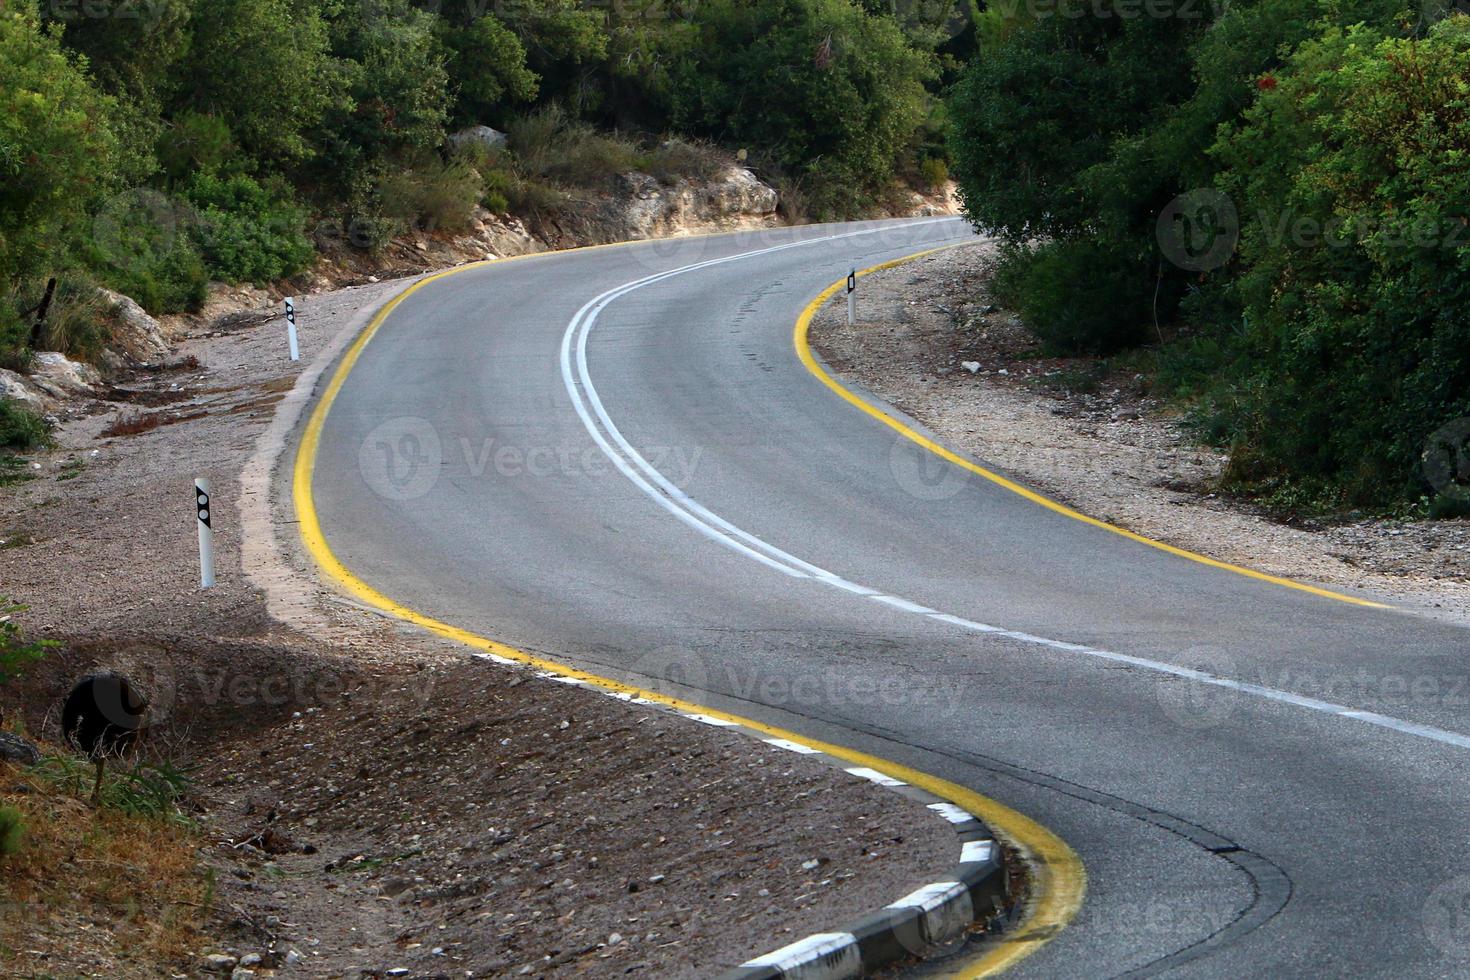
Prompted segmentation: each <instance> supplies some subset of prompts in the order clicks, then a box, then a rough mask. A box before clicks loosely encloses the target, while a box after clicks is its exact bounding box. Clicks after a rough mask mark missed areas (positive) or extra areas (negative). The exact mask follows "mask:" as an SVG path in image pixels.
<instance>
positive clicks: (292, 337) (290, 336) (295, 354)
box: [286, 296, 301, 361]
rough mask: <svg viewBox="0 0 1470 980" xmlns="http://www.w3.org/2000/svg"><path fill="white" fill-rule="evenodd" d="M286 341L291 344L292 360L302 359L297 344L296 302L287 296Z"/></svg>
mask: <svg viewBox="0 0 1470 980" xmlns="http://www.w3.org/2000/svg"><path fill="white" fill-rule="evenodd" d="M286 341H287V343H289V344H290V345H291V360H293V361H299V360H301V350H300V348H298V347H297V346H296V304H295V303H292V302H291V297H289V296H287V297H286Z"/></svg>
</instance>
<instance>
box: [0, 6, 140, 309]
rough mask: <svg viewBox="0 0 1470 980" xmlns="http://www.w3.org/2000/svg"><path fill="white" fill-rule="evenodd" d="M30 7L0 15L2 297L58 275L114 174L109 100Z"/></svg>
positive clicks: (57, 33)
mask: <svg viewBox="0 0 1470 980" xmlns="http://www.w3.org/2000/svg"><path fill="white" fill-rule="evenodd" d="M60 35H61V32H60V30H59V29H57V28H50V29H43V28H42V26H41V23H40V21H39V19H38V18H37V16H36V13H35V10H34V7H32V6H31V5H29V4H23V5H21V6H19V7H16V6H12V7H10V8H9V9H0V290H5V289H6V288H7V287H9V288H14V286H15V285H16V284H17V283H19V282H20V280H22V279H24V278H26V277H28V276H33V275H40V274H44V273H47V272H49V271H51V270H55V269H57V267H58V266H60V265H61V264H62V263H64V262H66V261H67V258H66V249H67V245H68V243H71V242H74V241H75V240H76V239H77V236H78V235H79V234H80V232H81V231H82V230H83V229H84V227H85V222H86V216H87V208H88V205H89V204H91V203H92V202H94V201H95V200H97V198H98V197H100V196H101V195H102V194H103V193H104V192H105V191H106V189H107V188H108V187H109V185H110V182H111V181H112V179H113V175H114V161H115V156H116V149H117V146H116V139H115V137H114V136H113V133H112V131H111V129H110V128H109V124H108V123H109V116H110V114H111V113H112V111H113V109H114V102H113V101H112V100H111V99H109V98H108V97H107V96H104V95H102V94H101V93H100V92H98V91H97V90H96V89H95V88H94V87H93V86H92V84H91V82H90V81H89V80H88V78H87V74H86V61H85V60H84V59H82V58H80V57H78V56H76V55H72V54H69V53H68V52H66V51H65V50H63V48H62V46H61V41H60Z"/></svg>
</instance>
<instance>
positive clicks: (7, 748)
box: [0, 732, 41, 766]
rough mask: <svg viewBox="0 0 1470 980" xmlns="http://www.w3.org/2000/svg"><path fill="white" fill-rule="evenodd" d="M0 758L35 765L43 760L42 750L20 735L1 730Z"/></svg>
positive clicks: (19, 763)
mask: <svg viewBox="0 0 1470 980" xmlns="http://www.w3.org/2000/svg"><path fill="white" fill-rule="evenodd" d="M0 760H3V761H5V762H13V763H15V764H16V765H21V766H33V765H35V764H36V763H38V762H40V761H41V751H40V749H38V748H36V747H35V746H34V745H32V744H31V743H30V742H28V741H26V740H25V739H23V738H21V737H20V736H19V735H12V734H11V733H10V732H0Z"/></svg>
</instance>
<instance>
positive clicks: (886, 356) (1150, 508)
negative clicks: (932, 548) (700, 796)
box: [812, 243, 1470, 621]
mask: <svg viewBox="0 0 1470 980" xmlns="http://www.w3.org/2000/svg"><path fill="white" fill-rule="evenodd" d="M994 259H995V253H994V248H993V246H992V245H990V244H986V243H980V244H975V245H968V246H965V247H962V248H956V249H950V250H947V251H944V252H940V253H937V254H935V255H932V256H928V257H926V258H923V259H919V260H917V261H915V262H912V263H909V264H906V265H902V266H898V267H896V268H893V269H889V270H886V271H884V272H881V273H877V274H875V275H873V276H870V277H868V278H866V279H864V280H863V287H862V292H861V297H862V301H861V311H862V315H861V322H860V323H859V324H858V326H856V327H852V328H850V327H848V326H847V324H846V317H845V311H844V310H842V309H839V305H838V304H833V305H832V306H829V307H828V308H827V309H825V310H824V311H822V313H821V314H820V315H819V316H818V317H817V319H816V321H815V323H814V324H813V328H812V340H813V343H814V345H815V346H816V348H817V349H818V350H819V351H820V352H821V354H822V356H823V357H824V358H826V360H827V361H828V362H829V363H830V364H831V365H832V366H833V367H834V368H835V369H836V370H837V371H838V372H839V373H840V374H842V375H843V376H845V377H848V378H851V379H853V380H854V381H856V382H858V383H859V384H861V385H863V386H864V387H866V388H867V389H869V390H870V391H873V392H875V393H876V394H877V395H879V396H880V397H881V398H883V399H884V400H885V401H887V402H889V403H890V404H892V405H895V406H897V407H898V408H900V409H902V410H903V411H905V412H907V413H908V414H909V415H911V416H913V417H914V418H916V419H918V420H920V421H921V422H922V423H923V424H924V425H926V426H928V427H929V428H931V429H932V430H933V431H934V432H935V433H937V436H938V438H939V440H940V441H941V442H944V443H945V444H947V445H950V446H954V447H956V448H957V449H959V450H961V451H963V452H966V453H968V454H970V455H972V456H973V457H974V458H976V459H978V460H982V461H984V462H986V463H989V464H991V465H993V466H995V467H998V468H999V469H1001V470H1003V471H1005V472H1007V473H1008V474H1011V475H1013V476H1015V477H1016V478H1017V479H1018V480H1019V481H1021V482H1022V483H1025V484H1027V485H1029V486H1033V487H1036V488H1037V489H1039V490H1041V491H1043V492H1045V493H1046V494H1048V495H1049V496H1051V497H1053V498H1055V499H1057V500H1059V501H1061V502H1063V503H1066V504H1068V505H1070V506H1072V507H1074V508H1076V509H1077V510H1080V511H1082V512H1084V513H1087V514H1091V515H1093V516H1096V517H1099V518H1102V519H1104V520H1107V521H1109V522H1111V523H1113V524H1117V525H1120V526H1122V527H1125V528H1128V529H1129V530H1132V531H1136V532H1138V533H1140V534H1144V535H1147V536H1148V537H1152V538H1155V539H1158V540H1161V541H1165V542H1167V543H1169V544H1172V545H1175V546H1177V547H1180V548H1185V549H1188V550H1190V551H1195V552H1199V553H1202V554H1205V555H1209V556H1211V557H1213V558H1217V559H1221V560H1224V561H1228V562H1233V563H1236V564H1240V565H1244V566H1247V567H1250V568H1255V569H1259V570H1261V571H1263V572H1267V573H1269V574H1272V575H1277V576H1283V577H1286V578H1292V579H1300V580H1303V581H1309V582H1315V583H1318V584H1323V585H1327V586H1330V587H1335V588H1341V589H1347V590H1354V591H1356V590H1362V591H1364V592H1367V593H1371V594H1374V595H1377V596H1384V597H1388V598H1390V599H1391V600H1393V601H1396V602H1399V603H1403V604H1405V605H1409V606H1413V607H1417V608H1421V609H1424V610H1427V611H1429V612H1432V613H1433V614H1435V615H1438V616H1443V617H1446V618H1451V619H1455V620H1457V621H1470V521H1466V520H1454V521H1384V520H1370V521H1359V522H1352V523H1342V524H1320V525H1312V526H1295V525H1287V524H1283V523H1280V522H1279V521H1276V520H1273V519H1272V518H1271V517H1270V516H1269V515H1267V514H1264V513H1262V512H1260V511H1259V510H1258V509H1256V508H1253V507H1252V506H1250V505H1249V503H1247V502H1244V501H1240V500H1237V499H1231V498H1230V497H1228V496H1225V495H1222V494H1220V493H1218V492H1216V487H1217V486H1218V481H1219V478H1220V475H1221V472H1222V470H1223V467H1224V464H1225V458H1224V456H1222V455H1221V454H1219V453H1216V452H1213V451H1211V450H1209V449H1208V448H1205V447H1201V446H1200V445H1198V444H1197V443H1195V442H1194V441H1193V440H1192V439H1191V438H1190V437H1189V434H1188V433H1187V432H1185V431H1184V430H1183V428H1182V427H1181V425H1180V422H1181V419H1180V418H1179V417H1178V416H1177V415H1175V414H1174V413H1172V412H1171V411H1170V410H1169V409H1168V408H1167V407H1166V406H1164V405H1162V404H1161V403H1160V402H1159V401H1158V400H1157V399H1155V398H1153V397H1152V396H1151V395H1150V393H1149V390H1148V379H1147V378H1146V377H1144V376H1142V375H1134V374H1126V373H1125V374H1119V373H1117V372H1114V373H1112V374H1106V375H1104V374H1099V373H1097V371H1096V370H1095V365H1094V364H1092V363H1091V362H1088V361H1083V360H1068V359H1055V358H1045V357H1043V356H1042V355H1041V352H1040V350H1039V348H1038V346H1037V344H1036V343H1035V341H1034V339H1033V338H1032V337H1031V336H1030V334H1029V333H1027V331H1026V330H1025V329H1024V327H1023V326H1022V325H1021V323H1020V321H1019V320H1018V319H1017V318H1016V317H1015V316H1014V315H1013V314H1012V313H1010V312H1009V311H1005V310H1000V309H997V308H996V307H995V305H994V303H993V301H992V300H991V299H990V297H989V294H988V291H987V289H988V282H989V279H990V274H991V271H992V268H993V263H994Z"/></svg>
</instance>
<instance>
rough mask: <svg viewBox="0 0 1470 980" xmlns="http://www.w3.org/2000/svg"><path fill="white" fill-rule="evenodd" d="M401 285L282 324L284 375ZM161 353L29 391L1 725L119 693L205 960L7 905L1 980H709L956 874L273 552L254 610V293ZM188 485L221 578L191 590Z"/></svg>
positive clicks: (748, 768)
mask: <svg viewBox="0 0 1470 980" xmlns="http://www.w3.org/2000/svg"><path fill="white" fill-rule="evenodd" d="M401 285H402V283H389V282H378V283H372V282H365V283H364V284H363V285H361V286H359V287H351V288H347V289H343V290H338V291H335V292H330V293H323V294H320V295H312V296H309V297H306V298H305V299H303V300H301V301H300V302H298V304H297V310H298V320H299V322H300V325H301V345H302V352H303V361H302V364H310V363H311V362H312V360H313V358H315V357H317V356H318V355H320V354H321V353H322V352H323V351H324V350H325V349H326V348H327V345H328V343H329V342H330V341H331V340H332V338H334V337H337V336H338V335H339V334H341V333H342V332H343V331H344V328H346V327H347V326H348V324H349V323H351V322H357V321H355V320H354V318H360V317H361V316H362V314H363V311H364V310H366V309H368V308H371V307H373V306H375V305H376V304H378V303H381V302H382V301H384V300H385V299H386V298H387V297H388V296H389V295H390V294H391V292H392V291H393V290H395V289H397V288H399V287H400V286H401ZM262 298H264V300H265V301H264V302H257V301H260V300H262ZM252 303H255V304H256V305H253V306H252V305H250V304H252ZM160 338H161V342H162V343H163V344H164V345H165V347H166V352H162V351H144V350H142V348H140V349H139V351H140V355H141V356H136V355H135V356H134V357H133V359H132V361H131V363H129V364H128V365H126V366H122V367H119V368H118V369H117V370H116V371H115V372H114V374H113V376H112V377H110V378H109V379H108V380H107V381H106V382H99V381H98V380H97V379H96V378H94V377H92V376H90V375H88V376H86V377H82V378H79V383H80V384H82V385H84V386H85V387H86V392H85V393H83V392H80V391H71V392H64V393H63V394H64V395H65V397H60V396H56V395H49V394H48V397H51V398H53V399H54V404H53V408H55V409H56V412H55V414H56V415H57V417H58V419H59V421H60V423H61V425H60V428H59V429H58V430H57V432H56V439H57V447H56V448H55V449H54V450H53V451H50V452H48V453H45V454H42V455H40V456H38V457H36V458H35V459H34V461H33V464H32V466H33V468H32V469H31V470H29V471H28V476H29V477H30V478H29V479H27V480H24V481H22V482H19V483H17V484H13V485H11V486H8V487H5V488H3V489H0V583H3V592H4V594H6V595H13V596H14V597H16V598H17V599H19V600H20V601H22V602H26V603H28V604H29V605H30V607H31V608H30V610H29V611H28V612H27V613H25V614H23V615H22V616H21V617H20V622H21V623H22V625H23V626H24V627H25V628H26V629H27V630H28V631H30V632H31V633H32V634H33V635H37V636H43V637H50V638H54V639H56V640H58V641H60V642H61V643H62V644H63V646H62V648H61V650H60V651H59V652H58V653H57V654H55V655H54V656H53V657H52V658H51V659H50V660H48V661H46V662H44V663H43V664H42V665H41V666H40V667H37V668H34V669H32V670H30V671H29V672H28V673H27V674H25V675H24V677H23V678H22V679H21V680H20V681H12V682H10V683H7V684H6V685H5V686H4V687H3V688H0V712H3V713H4V722H5V724H6V725H7V727H13V726H16V725H19V724H23V725H24V727H25V728H26V730H27V731H29V732H32V733H37V734H39V735H41V736H43V737H47V738H50V739H51V740H52V741H53V742H54V741H56V740H57V739H58V736H59V732H58V731H57V722H56V713H57V703H58V699H59V697H60V696H61V695H62V694H63V693H64V692H65V690H66V688H67V686H68V684H69V683H70V682H71V681H72V680H73V679H75V678H76V677H78V676H80V674H82V673H83V672H85V671H86V670H88V669H91V668H92V667H94V666H97V665H104V666H109V667H113V668H115V669H120V670H122V671H124V672H125V673H128V674H129V675H130V676H132V677H134V678H135V679H136V680H138V681H139V683H140V684H141V685H142V686H143V687H144V688H145V689H146V690H147V691H148V692H149V695H150V697H151V698H152V701H153V705H154V716H155V718H154V720H155V722H156V727H155V730H154V731H153V733H152V736H151V738H150V741H149V744H148V748H147V750H146V751H147V752H148V753H149V754H150V755H151V756H152V757H154V758H164V759H167V760H170V761H171V762H174V763H176V764H178V765H181V766H186V767H188V769H189V771H190V773H191V776H192V784H193V789H192V791H191V794H190V806H191V807H192V808H193V810H194V813H193V816H194V817H195V819H196V820H197V825H198V828H199V833H200V838H199V845H198V846H199V847H200V848H201V859H202V860H203V861H205V862H206V863H207V864H208V865H209V866H211V867H213V868H214V869H215V882H216V886H215V890H214V892H213V899H212V904H211V905H210V909H209V911H210V915H211V918H210V921H209V931H210V933H211V934H212V935H213V937H214V938H213V939H212V941H210V942H209V943H207V944H202V945H200V947H199V948H197V949H194V950H191V951H190V956H189V958H188V959H187V960H186V961H183V962H168V963H150V964H144V965H140V964H139V963H138V961H137V957H136V956H133V957H129V956H128V955H125V954H126V950H125V949H124V945H123V944H125V943H126V932H125V931H124V930H122V929H121V928H120V927H119V928H114V926H115V925H116V924H115V923H109V922H107V921H99V922H97V923H95V924H94V925H93V926H91V927H89V928H88V930H87V932H86V935H85V937H81V936H79V935H78V934H77V933H76V931H75V930H74V929H70V928H60V927H57V926H56V925H55V923H56V922H57V921H58V920H56V919H55V918H54V917H41V916H30V915H21V916H15V915H7V916H6V922H5V925H6V928H7V929H8V930H10V931H9V932H7V933H6V935H5V937H4V943H3V945H4V946H5V947H7V951H5V952H0V973H5V974H7V975H21V976H26V975H42V974H44V975H86V976H107V977H131V976H137V977H144V976H150V977H151V976H158V975H161V973H163V972H164V971H166V970H168V971H173V972H175V973H182V974H187V975H197V974H200V973H202V972H209V971H212V972H215V973H219V974H220V975H231V974H232V973H233V974H234V975H235V976H237V977H248V976H252V975H262V976H264V975H275V974H279V975H282V976H296V975H300V976H346V977H358V976H398V975H404V976H449V975H454V976H503V975H510V976H536V977H539V976H570V975H588V976H606V975H610V974H612V973H614V972H616V973H618V974H622V973H637V974H643V975H649V976H660V977H663V976H708V975H710V974H711V972H713V971H714V970H716V969H717V968H719V967H722V966H728V965H733V964H736V963H738V962H740V961H742V960H743V959H745V958H747V957H748V956H751V955H755V954H758V953H761V952H765V951H767V950H768V949H770V948H773V947H774V946H777V945H781V944H783V943H785V942H789V941H791V940H794V939H796V938H799V936H800V935H803V934H805V933H807V932H812V931H819V930H822V929H827V928H831V927H833V926H835V925H838V924H839V923H841V922H843V921H845V920H847V919H848V918H850V917H851V916H852V915H854V914H855V913H859V912H861V911H864V910H867V909H870V908H876V907H879V906H881V905H884V904H886V903H887V902H889V901H892V900H893V899H894V898H896V897H898V896H900V895H903V894H905V893H907V892H908V891H909V890H911V889H912V888H914V887H917V886H918V885H920V884H922V883H924V882H926V881H929V880H932V879H933V878H934V876H935V875H936V874H942V873H943V872H944V871H945V870H947V869H948V868H949V867H950V865H951V863H952V862H953V861H954V859H955V844H954V836H953V833H952V832H951V831H950V829H949V827H948V825H947V824H945V823H944V822H943V821H941V820H938V819H936V818H934V816H933V815H932V814H930V813H929V812H927V811H925V810H924V809H923V808H922V807H919V806H917V805H915V804H913V803H910V802H907V801H905V800H904V799H903V798H901V797H899V796H897V795H896V794H892V793H888V792H884V791H880V790H876V789H874V788H872V787H871V786H870V785H869V784H867V783H863V782H860V781H857V780H853V779H850V778H849V777H847V776H845V775H843V774H841V773H834V771H833V770H829V769H827V768H824V767H822V766H820V765H818V764H816V763H812V762H810V761H808V760H806V759H804V758H802V757H799V756H796V755H793V754H791V753H788V752H784V751H782V750H778V749H774V748H772V747H770V746H767V745H765V744H763V743H759V742H754V741H751V740H747V739H744V738H742V737H741V736H738V735H732V734H729V733H726V732H723V731H720V730H715V729H708V728H705V727H704V726H700V725H698V724H696V723H693V722H688V721H686V720H683V719H679V718H677V717H673V716H670V715H667V714H665V713H662V712H658V711H654V710H652V709H649V708H646V707H640V706H635V705H629V704H624V703H621V702H617V701H614V700H611V699H608V698H606V697H603V696H600V695H598V694H595V693H592V692H588V691H584V690H580V689H576V688H569V687H566V686H564V685H559V684H555V683H552V682H550V681H548V680H544V679H541V678H538V677H536V676H534V675H532V674H529V673H527V672H523V671H518V670H512V669H506V668H502V667H496V666H493V665H490V664H486V663H483V662H479V661H472V660H470V659H468V658H467V656H466V654H465V653H464V652H463V651H462V650H460V649H458V648H453V647H450V646H448V645H446V644H444V643H441V642H438V641H432V640H429V639H426V638H424V637H422V636H420V635H418V634H416V633H414V632H412V631H411V630H409V629H408V628H406V627H402V626H399V625H396V624H393V623H389V622H386V621H384V620H383V619H381V618H379V617H377V616H375V615H372V614H369V613H366V612H364V611H362V610H360V609H358V608H357V607H355V606H351V605H349V604H347V603H345V602H343V601H342V600H341V599H340V598H338V597H337V596H335V595H334V594H333V593H331V592H329V591H328V590H326V589H324V588H322V587H321V586H319V585H318V584H317V583H316V582H315V581H314V580H312V579H311V578H310V577H308V576H305V575H302V574H300V573H299V572H298V571H297V570H296V569H295V567H294V566H293V564H292V562H291V561H289V560H287V556H283V555H276V556H275V559H274V560H275V561H276V562H277V564H278V566H279V567H278V570H277V571H278V574H277V577H276V579H275V580H274V584H273V587H274V588H281V589H284V590H285V591H288V592H290V593H292V594H293V595H295V596H296V597H297V598H298V600H299V602H298V607H297V612H298V613H299V615H293V616H292V618H291V620H290V621H289V622H288V621H285V620H283V619H279V618H275V617H273V615H272V613H271V611H268V604H267V600H266V597H265V596H264V595H263V594H262V593H261V592H260V591H259V590H258V589H257V588H256V587H255V585H253V584H252V582H251V581H249V580H247V578H246V577H245V575H244V574H243V572H242V544H244V543H245V542H243V541H242V530H241V528H242V522H241V519H240V514H241V511H242V509H245V508H247V507H248V506H249V504H250V501H249V499H248V498H247V496H246V495H247V494H254V493H257V492H258V488H253V487H249V486H246V485H245V484H243V483H242V470H243V468H244V467H245V465H246V460H247V459H248V458H249V457H250V456H251V454H252V452H253V451H254V450H255V448H256V445H257V442H258V440H260V438H261V437H262V434H263V433H264V432H265V431H266V428H267V426H268V424H269V423H270V421H271V420H272V418H273V416H274V414H275V412H276V411H277V409H278V407H279V406H280V405H281V404H282V402H283V399H285V398H286V396H287V393H288V391H289V390H290V388H291V387H292V385H293V384H294V381H295V378H296V374H297V371H298V370H299V367H300V366H299V365H293V364H292V363H291V362H290V361H289V360H287V358H286V352H285V341H284V322H283V321H282V320H281V319H280V317H279V315H278V314H277V312H276V307H275V303H274V299H273V298H271V297H270V294H267V293H259V292H256V291H250V290H236V291H231V292H229V293H227V294H223V295H221V296H220V297H217V299H216V301H215V303H214V305H213V306H212V307H211V308H210V309H209V310H207V311H206V312H205V313H204V314H202V315H200V316H197V317H191V318H181V319H179V320H176V321H175V322H174V323H172V324H170V325H168V326H167V327H166V328H164V329H162V330H161V331H160ZM198 476H206V477H209V478H210V479H211V480H212V481H213V484H214V491H215V508H214V509H215V514H216V520H215V527H216V532H217V533H216V544H217V548H218V560H219V569H220V575H219V584H218V585H217V586H216V587H215V588H212V589H209V590H204V591H201V590H200V589H199V588H198V587H197V581H196V574H197V569H196V565H195V541H194V536H195V530H194V514H193V505H192V494H191V492H190V489H191V482H192V480H193V479H194V478H195V477H198ZM257 510H259V508H257ZM264 511H265V512H266V513H269V512H270V508H269V507H266V508H264ZM280 530H281V533H280V535H279V536H278V537H279V540H281V541H282V542H290V541H292V540H294V534H293V533H292V532H291V530H290V528H288V527H283V528H281V529H280ZM258 550H259V549H256V551H257V552H258ZM262 560H263V559H261V558H260V556H259V554H258V553H257V554H256V555H255V558H254V559H253V561H254V562H256V563H257V564H258V563H259V562H260V561H262ZM265 560H270V559H265ZM271 608H275V607H271ZM0 802H3V801H0ZM135 915H136V913H135ZM7 957H8V960H7V959H6V958H7ZM402 971H406V972H402Z"/></svg>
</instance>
